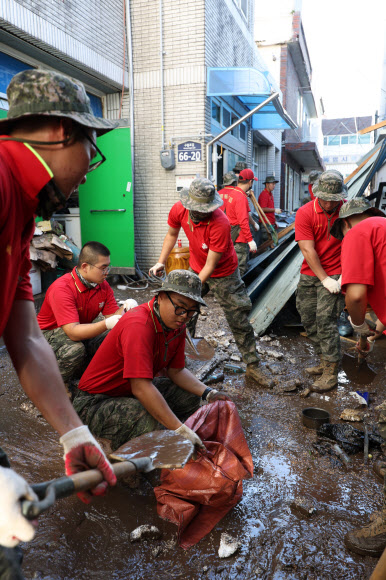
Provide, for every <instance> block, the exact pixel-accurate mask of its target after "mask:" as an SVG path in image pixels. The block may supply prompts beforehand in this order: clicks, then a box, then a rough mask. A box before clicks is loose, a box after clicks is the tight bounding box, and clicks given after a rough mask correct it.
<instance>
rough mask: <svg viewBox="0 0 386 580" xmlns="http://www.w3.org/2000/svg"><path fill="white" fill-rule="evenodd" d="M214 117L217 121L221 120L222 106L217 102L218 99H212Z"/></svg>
mask: <svg viewBox="0 0 386 580" xmlns="http://www.w3.org/2000/svg"><path fill="white" fill-rule="evenodd" d="M212 119H213V120H214V121H217V123H220V122H221V107H220V105H218V104H217V103H216V101H213V100H212Z"/></svg>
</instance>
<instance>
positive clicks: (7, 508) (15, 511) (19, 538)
mask: <svg viewBox="0 0 386 580" xmlns="http://www.w3.org/2000/svg"><path fill="white" fill-rule="evenodd" d="M24 499H28V500H30V501H36V500H37V499H38V498H37V496H36V495H35V493H34V492H33V491H32V489H31V488H30V486H29V485H28V483H27V482H26V481H25V479H23V478H22V477H20V475H18V474H17V473H16V471H13V469H9V468H7V467H0V506H1V509H0V544H1V545H2V546H5V547H6V548H14V547H15V546H17V544H19V542H29V541H30V540H32V538H33V537H34V535H35V526H34V525H33V524H32V523H31V522H30V521H29V520H27V519H26V518H25V517H24V516H23V514H22V513H21V503H20V502H21V500H24Z"/></svg>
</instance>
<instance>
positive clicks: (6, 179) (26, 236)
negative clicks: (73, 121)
mask: <svg viewBox="0 0 386 580" xmlns="http://www.w3.org/2000/svg"><path fill="white" fill-rule="evenodd" d="M51 178H52V173H50V170H49V169H48V167H47V166H45V165H44V164H43V162H42V160H41V158H40V157H39V156H38V155H37V153H36V152H35V151H34V150H33V149H32V147H29V146H26V145H24V144H23V143H16V142H13V141H1V140H0V255H1V265H2V273H1V284H0V336H1V335H2V334H3V332H4V328H5V327H6V325H7V322H8V318H9V315H10V311H11V308H12V306H13V302H14V300H32V301H33V295H32V287H31V283H30V278H29V271H30V269H31V262H30V259H29V245H30V241H31V238H32V236H33V233H34V231H35V222H34V214H35V210H36V207H37V205H38V199H37V196H38V193H39V192H40V191H41V190H42V189H43V187H44V186H45V185H47V183H48V182H49V181H50V180H51Z"/></svg>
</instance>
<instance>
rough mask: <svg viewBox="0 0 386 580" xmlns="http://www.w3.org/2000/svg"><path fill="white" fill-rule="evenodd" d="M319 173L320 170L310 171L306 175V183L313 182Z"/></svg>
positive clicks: (320, 173)
mask: <svg viewBox="0 0 386 580" xmlns="http://www.w3.org/2000/svg"><path fill="white" fill-rule="evenodd" d="M320 175H322V172H321V171H317V170H314V171H310V174H309V176H308V183H315V181H316V180H317V179H318V178H319V177H320Z"/></svg>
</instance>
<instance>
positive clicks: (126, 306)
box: [122, 298, 138, 312]
mask: <svg viewBox="0 0 386 580" xmlns="http://www.w3.org/2000/svg"><path fill="white" fill-rule="evenodd" d="M122 306H123V310H124V311H125V312H128V311H129V310H131V309H132V308H135V307H136V306H138V302H137V301H136V300H134V298H128V299H127V300H125V301H124V303H123V304H122Z"/></svg>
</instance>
